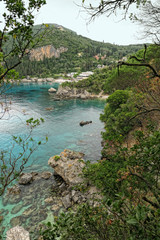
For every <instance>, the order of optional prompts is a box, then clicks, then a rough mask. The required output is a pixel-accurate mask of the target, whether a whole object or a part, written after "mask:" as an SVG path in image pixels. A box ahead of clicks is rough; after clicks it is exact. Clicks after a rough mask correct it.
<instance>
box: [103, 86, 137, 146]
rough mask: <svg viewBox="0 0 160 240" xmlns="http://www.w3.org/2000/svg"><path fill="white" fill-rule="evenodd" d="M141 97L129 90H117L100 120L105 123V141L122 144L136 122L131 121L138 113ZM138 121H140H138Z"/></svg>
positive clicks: (108, 101)
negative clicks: (138, 103)
mask: <svg viewBox="0 0 160 240" xmlns="http://www.w3.org/2000/svg"><path fill="white" fill-rule="evenodd" d="M139 99H140V95H136V96H135V95H134V93H133V92H131V91H127V90H117V91H115V92H114V93H113V94H112V95H110V96H109V97H108V99H107V100H106V103H107V104H106V106H105V109H104V113H103V114H101V116H100V119H101V121H103V122H104V123H105V132H104V133H103V139H104V140H109V141H114V142H119V143H121V142H122V141H123V140H124V139H125V137H126V135H127V134H128V132H129V131H130V130H131V129H132V128H133V126H135V124H136V122H135V121H131V120H130V119H131V118H132V117H133V116H135V114H136V113H137V112H138V109H137V105H136V104H137V102H138V101H139ZM136 121H138V120H137V119H136Z"/></svg>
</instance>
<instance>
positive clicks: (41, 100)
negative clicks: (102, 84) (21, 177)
mask: <svg viewBox="0 0 160 240" xmlns="http://www.w3.org/2000/svg"><path fill="white" fill-rule="evenodd" d="M51 86H52V87H54V88H57V87H58V85H57V84H54V85H53V84H52V85H49V84H46V83H44V84H23V85H20V86H16V87H14V88H12V89H11V90H10V91H9V93H8V96H7V97H8V99H9V100H10V101H11V102H12V104H11V110H10V116H9V119H7V120H3V121H0V129H1V149H2V150H7V149H9V148H10V147H11V146H12V135H15V136H22V137H23V136H25V135H26V134H27V126H26V122H25V121H26V120H27V119H29V118H31V117H33V118H34V119H37V118H43V119H44V120H45V122H44V123H43V124H41V125H40V126H38V127H37V128H36V129H35V130H34V132H33V138H34V139H36V140H37V141H39V140H41V139H43V138H44V137H45V136H46V135H47V136H48V142H47V144H46V145H44V146H40V147H39V149H38V150H37V151H36V152H35V153H34V154H33V155H32V156H31V161H34V165H32V170H36V171H41V170H44V168H48V165H47V162H48V160H49V158H50V157H51V156H53V155H57V154H59V153H60V152H61V151H63V150H64V149H66V148H68V149H72V150H75V151H82V152H83V153H85V159H88V160H98V159H99V158H100V155H101V131H102V130H103V123H101V122H100V120H99V115H100V113H101V112H102V111H103V109H104V105H105V101H102V100H96V99H95V100H78V99H77V100H75V99H74V100H65V101H63V100H62V101H54V99H53V93H48V89H49V88H50V87H51ZM90 120H91V121H92V124H89V125H86V126H83V127H81V126H80V125H79V123H80V121H90ZM15 151H16V149H15ZM17 151H18V150H17Z"/></svg>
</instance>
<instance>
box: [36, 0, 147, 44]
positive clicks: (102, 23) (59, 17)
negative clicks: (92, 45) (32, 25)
mask: <svg viewBox="0 0 160 240" xmlns="http://www.w3.org/2000/svg"><path fill="white" fill-rule="evenodd" d="M94 1H95V0H94ZM80 3H81V0H47V4H46V5H45V6H43V7H42V9H41V10H40V12H39V13H38V14H37V15H36V23H57V24H60V25H62V26H64V27H67V28H69V29H71V30H73V31H75V32H77V33H78V34H80V35H82V36H86V37H88V38H91V39H93V40H97V41H104V42H110V43H115V44H121V45H128V44H134V43H143V42H144V40H140V33H139V32H140V31H139V28H138V26H137V25H136V24H134V23H131V22H130V20H127V21H125V20H123V21H120V19H121V18H120V16H119V17H118V18H116V17H110V18H107V17H106V16H101V17H99V18H96V19H95V20H94V22H91V23H90V24H87V22H88V20H87V19H88V18H89V15H87V14H86V13H84V11H82V9H81V8H80V7H78V6H77V5H76V4H79V5H80Z"/></svg>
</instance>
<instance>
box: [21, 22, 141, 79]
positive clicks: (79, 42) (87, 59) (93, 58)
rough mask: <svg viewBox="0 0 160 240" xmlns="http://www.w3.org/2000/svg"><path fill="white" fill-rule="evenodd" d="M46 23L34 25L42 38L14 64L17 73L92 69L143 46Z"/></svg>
mask: <svg viewBox="0 0 160 240" xmlns="http://www.w3.org/2000/svg"><path fill="white" fill-rule="evenodd" d="M46 26H47V27H45V26H42V25H37V26H35V27H34V31H35V32H36V30H38V29H40V31H39V34H42V35H43V38H42V41H40V42H39V44H38V45H37V46H36V47H35V48H34V49H33V50H32V51H31V52H29V54H28V56H27V57H25V59H24V60H23V62H22V64H21V65H20V66H18V67H17V70H18V72H19V73H20V76H21V77H22V76H27V75H31V76H41V77H46V76H52V77H53V75H55V74H59V73H68V72H78V71H86V70H93V69H95V68H97V65H111V64H113V63H115V62H116V61H118V60H119V59H122V58H123V57H124V56H127V55H130V54H131V53H133V52H136V51H137V50H139V49H141V48H142V47H143V46H142V45H129V46H119V45H114V44H110V43H104V42H97V41H93V40H91V39H88V38H86V37H83V36H81V35H77V34H76V33H75V32H73V31H71V30H69V29H66V28H64V27H62V26H59V25H57V24H49V25H46ZM39 36H40V35H39ZM39 36H38V37H39Z"/></svg>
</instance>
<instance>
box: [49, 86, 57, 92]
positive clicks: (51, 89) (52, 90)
mask: <svg viewBox="0 0 160 240" xmlns="http://www.w3.org/2000/svg"><path fill="white" fill-rule="evenodd" d="M48 92H51V93H53V92H57V90H56V89H55V88H52V87H51V88H50V89H48Z"/></svg>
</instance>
